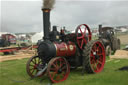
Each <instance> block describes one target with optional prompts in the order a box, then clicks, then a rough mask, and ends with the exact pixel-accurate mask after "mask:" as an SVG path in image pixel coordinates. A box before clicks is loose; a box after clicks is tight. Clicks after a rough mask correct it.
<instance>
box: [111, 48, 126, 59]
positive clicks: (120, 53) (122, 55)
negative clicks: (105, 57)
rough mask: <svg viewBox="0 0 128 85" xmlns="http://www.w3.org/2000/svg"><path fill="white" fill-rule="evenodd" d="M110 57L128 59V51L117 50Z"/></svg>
mask: <svg viewBox="0 0 128 85" xmlns="http://www.w3.org/2000/svg"><path fill="white" fill-rule="evenodd" d="M110 58H111V59H128V51H126V50H117V51H116V52H115V54H114V55H111V56H110Z"/></svg>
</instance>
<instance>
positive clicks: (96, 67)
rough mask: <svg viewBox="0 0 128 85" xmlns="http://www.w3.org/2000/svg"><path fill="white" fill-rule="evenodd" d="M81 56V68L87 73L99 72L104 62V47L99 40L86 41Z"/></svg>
mask: <svg viewBox="0 0 128 85" xmlns="http://www.w3.org/2000/svg"><path fill="white" fill-rule="evenodd" d="M83 58H84V61H83V68H84V69H85V70H86V71H87V72H88V73H99V72H101V71H102V70H103V68H104V64H105V48H104V46H103V44H102V43H101V41H99V40H95V41H90V42H88V43H87V45H86V46H85V48H84V50H83Z"/></svg>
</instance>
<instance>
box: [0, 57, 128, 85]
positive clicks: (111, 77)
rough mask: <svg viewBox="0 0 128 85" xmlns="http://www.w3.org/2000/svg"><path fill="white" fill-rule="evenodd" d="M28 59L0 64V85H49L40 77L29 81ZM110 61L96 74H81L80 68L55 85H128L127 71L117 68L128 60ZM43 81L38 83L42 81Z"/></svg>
mask: <svg viewBox="0 0 128 85" xmlns="http://www.w3.org/2000/svg"><path fill="white" fill-rule="evenodd" d="M27 60H28V59H22V60H12V61H5V62H2V63H0V84H1V85H49V80H48V78H47V77H46V76H45V77H41V78H36V79H33V80H29V79H30V78H29V76H28V75H27V73H26V62H27ZM116 61H119V60H112V61H110V62H106V64H105V67H104V70H103V71H102V72H101V73H98V74H87V73H85V74H84V75H82V74H81V70H82V69H81V68H79V69H76V70H73V71H71V72H70V75H69V77H68V79H67V80H65V81H64V82H61V83H58V84H55V85H128V71H118V70H117V69H118V68H121V67H123V66H128V60H120V61H119V62H116ZM44 78H45V80H44V81H42V82H40V81H41V80H42V79H44Z"/></svg>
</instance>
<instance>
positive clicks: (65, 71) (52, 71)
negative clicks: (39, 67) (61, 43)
mask: <svg viewBox="0 0 128 85" xmlns="http://www.w3.org/2000/svg"><path fill="white" fill-rule="evenodd" d="M69 73H70V68H69V64H68V62H67V61H66V59H65V58H62V57H56V58H53V59H51V60H50V62H49V64H48V68H47V74H48V76H49V78H50V80H51V81H52V82H53V83H58V82H61V81H64V80H66V79H67V77H68V75H69Z"/></svg>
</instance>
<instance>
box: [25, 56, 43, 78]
mask: <svg viewBox="0 0 128 85" xmlns="http://www.w3.org/2000/svg"><path fill="white" fill-rule="evenodd" d="M41 64H42V61H41V59H40V58H39V57H38V56H33V57H31V58H30V59H29V60H28V62H27V67H26V69H27V73H28V75H29V76H30V77H34V76H35V75H36V74H37V72H38V71H39V70H38V69H37V67H38V66H39V65H41ZM42 75H43V74H41V75H39V76H42Z"/></svg>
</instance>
